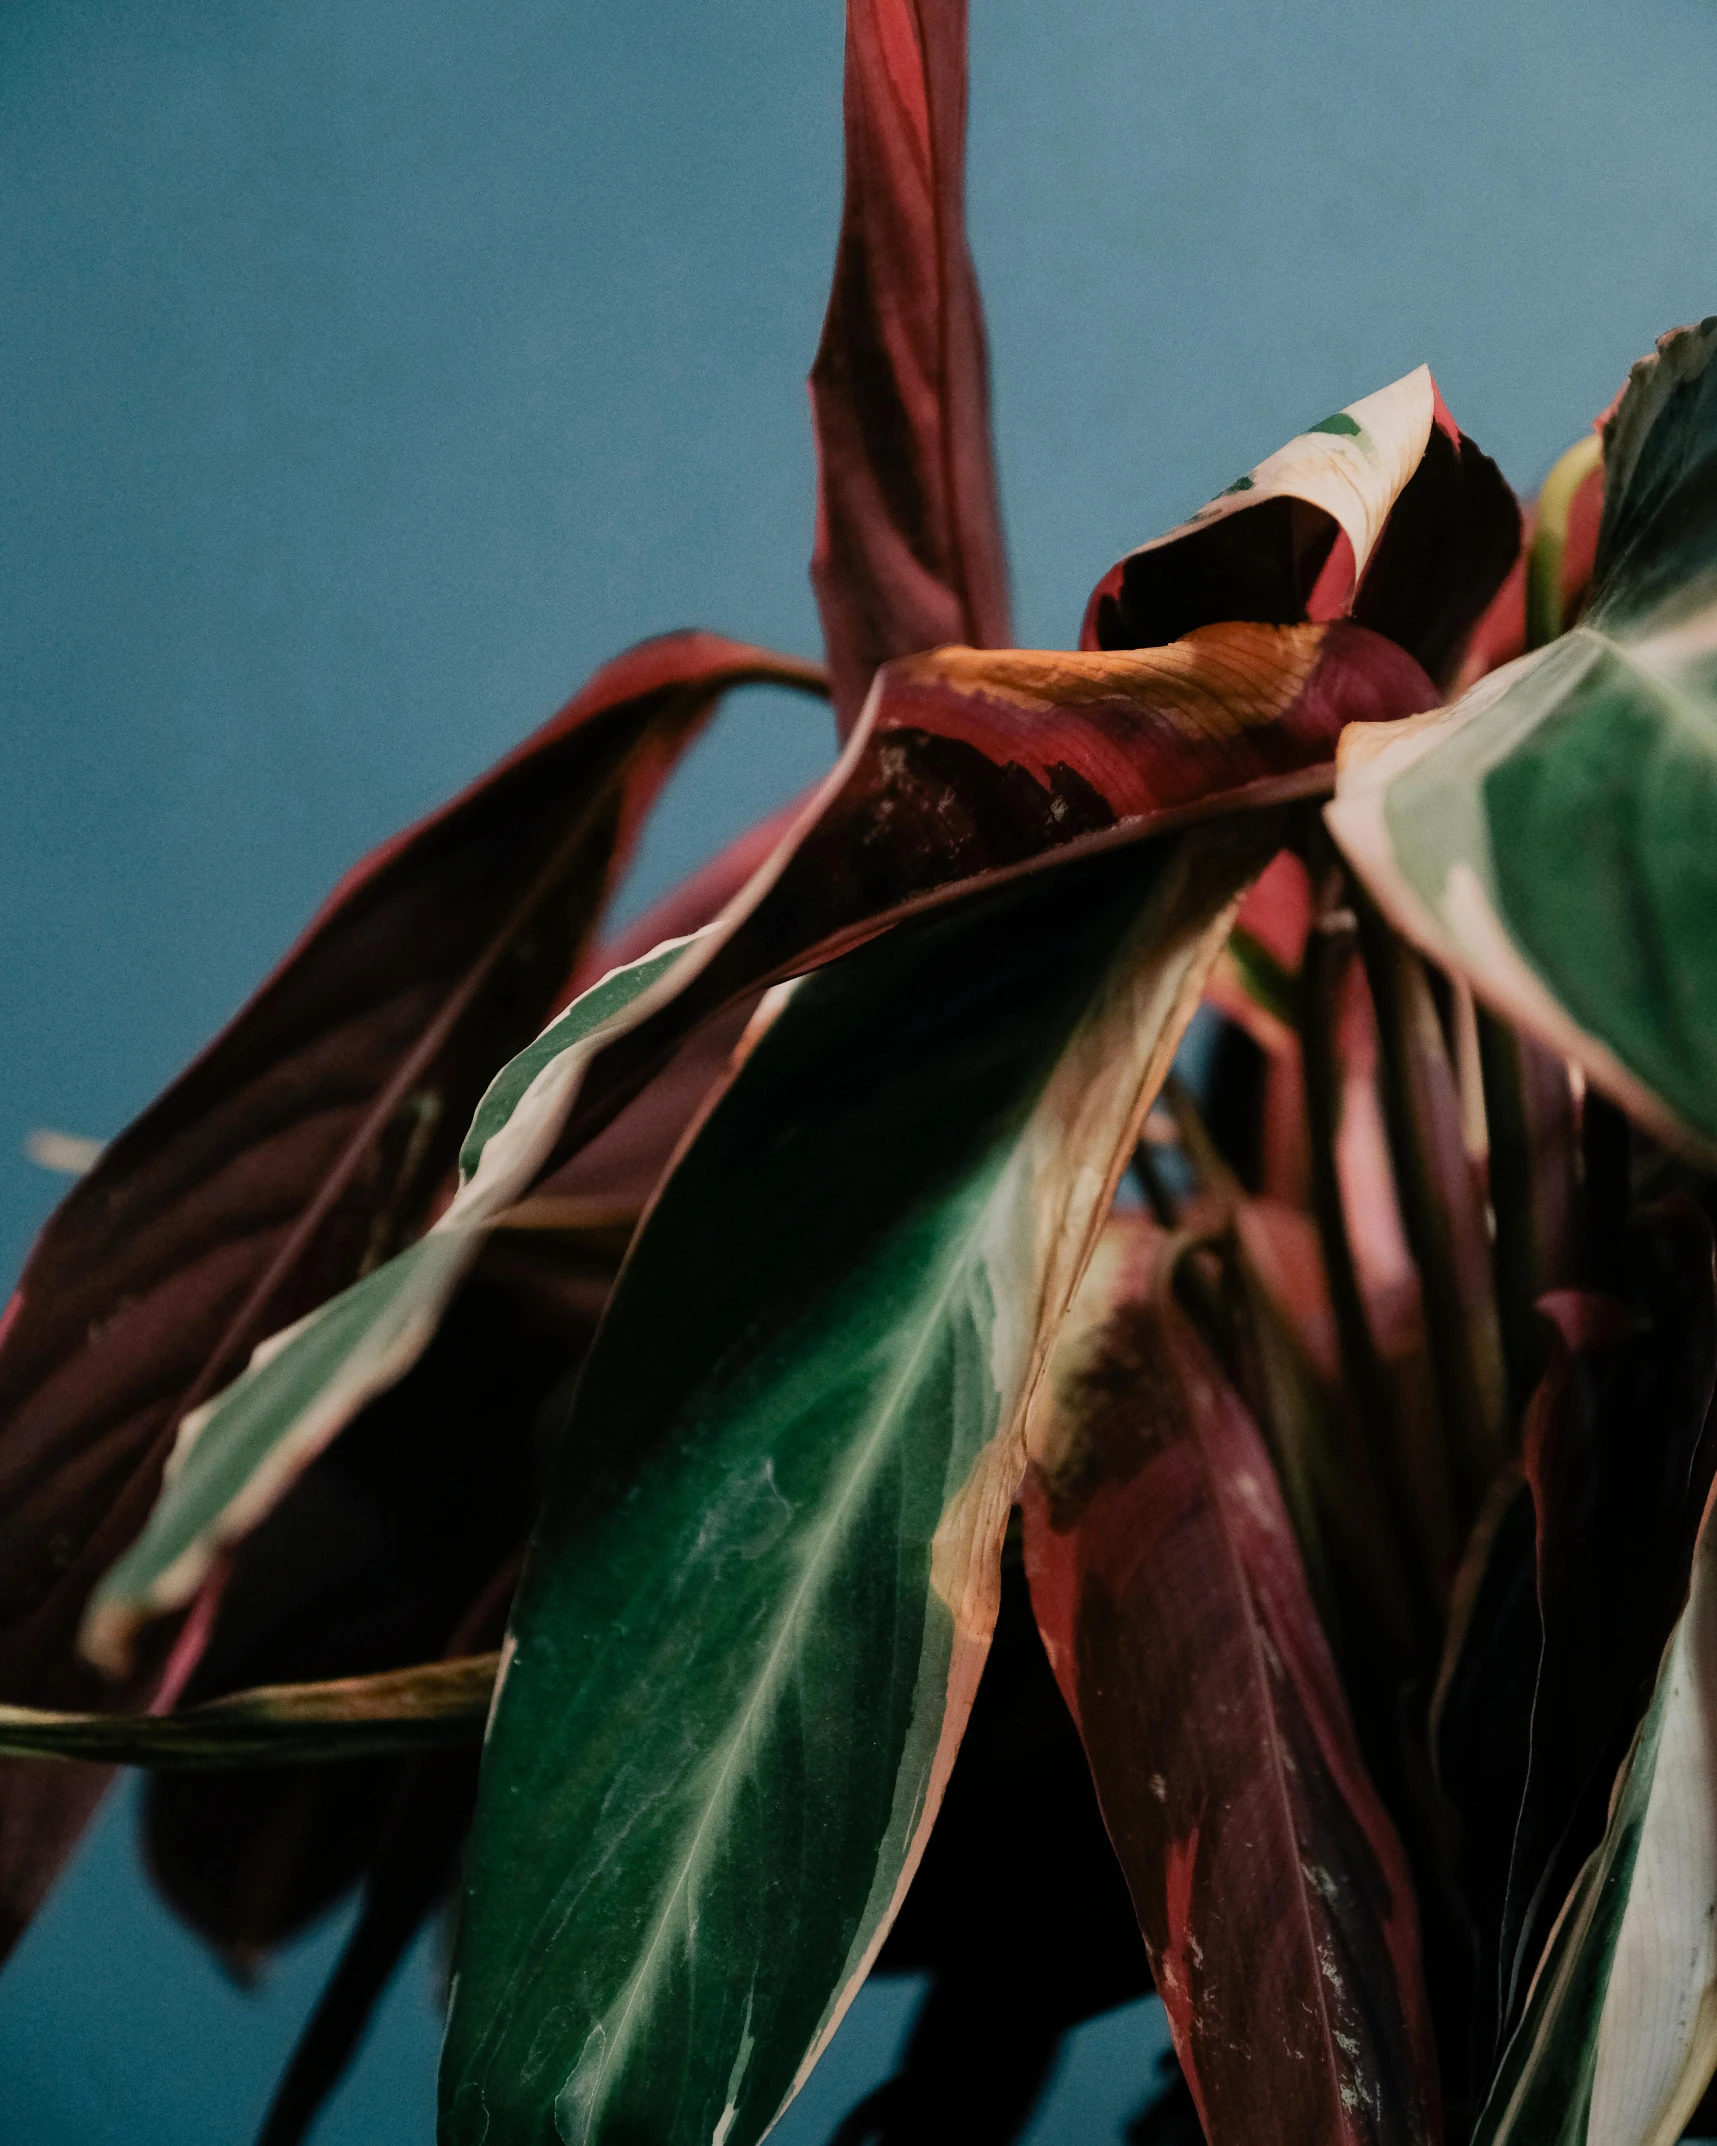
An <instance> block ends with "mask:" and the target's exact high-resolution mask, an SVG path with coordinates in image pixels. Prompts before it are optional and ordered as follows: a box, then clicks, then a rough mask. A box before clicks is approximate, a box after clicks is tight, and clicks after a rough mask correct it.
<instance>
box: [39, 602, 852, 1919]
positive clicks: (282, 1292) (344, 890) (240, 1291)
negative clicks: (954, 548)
mask: <svg viewBox="0 0 1717 2146" xmlns="http://www.w3.org/2000/svg"><path fill="white" fill-rule="evenodd" d="M752 679H765V680H774V681H777V682H781V683H788V684H794V685H799V686H802V687H805V688H807V689H809V690H820V674H819V673H818V672H817V671H816V670H815V669H814V668H813V667H812V666H809V665H806V664H803V663H799V662H796V661H794V660H792V659H789V658H784V657H778V656H772V655H769V654H768V653H767V652H765V651H764V650H761V649H757V648H752V647H748V646H746V645H744V644H741V643H736V642H732V641H726V640H722V639H720V638H718V637H716V636H714V635H709V634H702V633H687V634H676V635H670V636H667V637H664V638H663V639H661V640H657V641H652V642H647V643H645V644H644V645H642V646H641V647H639V648H637V649H634V650H633V651H632V652H631V653H630V654H628V655H626V656H623V657H621V658H619V659H618V660H617V661H616V662H614V663H612V664H609V665H608V666H607V667H606V668H605V669H603V670H602V671H600V672H598V673H597V674H596V676H595V677H594V678H593V679H592V680H591V681H590V683H589V684H588V685H587V686H586V687H585V688H584V690H583V691H582V692H581V693H580V694H579V695H578V696H577V697H576V698H575V699H574V700H572V701H571V702H570V703H569V704H568V705H567V707H566V708H564V709H563V710H562V711H561V713H560V714H559V715H558V716H556V717H555V718H554V719H553V720H552V721H551V722H550V723H548V724H546V725H545V726H544V727H543V729H542V730H540V731H539V732H538V733H537V734H536V735H535V736H534V737H533V738H531V739H530V740H528V741H527V742H526V744H524V745H523V746H522V747H520V749H519V750H518V751H517V752H515V753H514V754H513V755H511V757H510V758H508V759H507V760H505V761H503V762H502V763H501V765H500V766H499V767H498V768H496V769H495V770H493V771H492V772H491V773H490V774H489V775H488V776H486V777H485V778H484V779H483V780H482V781H481V782H479V783H478V784H477V785H475V786H474V788H472V789H471V790H469V791H467V792H466V793H465V795H464V796H463V797H461V798H459V799H457V800H456V801H455V802H454V803H453V804H451V805H449V806H448V807H446V808H445V809H444V810H443V811H441V812H439V813H437V814H435V815H433V816H432V817H431V818H430V819H428V820H426V821H425V822H423V823H422V824H421V825H419V826H418V827H416V828H414V829H412V830H410V831H409V832H408V833H406V834H404V835H401V836H399V837H397V838H396V839H395V840H394V841H392V842H390V843H387V844H386V845H384V846H383V847H382V848H381V849H380V850H378V851H377V852H376V853H375V854H374V856H372V857H371V858H369V859H368V860H366V862H365V863H364V864H363V865H361V866H360V867H359V868H358V869H357V870H356V871H354V872H353V873H351V874H349V875H348V877H347V878H346V879H345V880H344V881H343V882H342V883H341V885H340V886H339V887H338V888H337V889H336V890H335V892H334V894H333V896H332V897H331V898H330V900H329V901H328V903H327V904H326V906H325V907H324V908H323V910H322V912H321V914H320V915H319V916H318V917H317V919H316V920H315V922H314V923H313V924H312V925H311V927H310V929H309V930H308V931H307V932H306V934H305V935H304V937H303V939H302V940H300V942H299V944H298V945H297V946H296V947H295V948H294V949H293V950H292V952H291V953H290V954H289V955H288V956H287V957H286V959H285V961H284V962H282V964H281V965H280V967H279V968H278V969H277V970H276V971H275V973H274V975H273V976H272V977H271V978H270V979H269V980H268V982H267V983H266V984H264V985H263V987H262V989H261V990H260V991H259V992H258V994H257V995H256V997H255V998H254V999H253V1000H252V1001H251V1002H250V1004H249V1005H248V1006H247V1007H246V1008H245V1009H244V1011H243V1012H242V1013H240V1014H239V1015H238V1017H237V1018H236V1020H234V1022H233V1023H232V1024H231V1026H230V1027H229V1028H228V1029H227V1030H226V1031H225V1032H224V1034H223V1035H221V1036H220V1037H219V1038H218V1039H217V1040H216V1041H215V1042H214V1043H213V1044H212V1045H211V1046H210V1047H209V1049H208V1050H207V1051H205V1052H204V1053H203V1055H202V1056H201V1057H200V1058H199V1059H198V1060H197V1061H196V1062H195V1063H194V1064H193V1065H192V1066H191V1067H190V1069H189V1070H188V1071H187V1072H185V1073H184V1074H182V1075H181V1076H180V1078H179V1079H178V1080H177V1081H176V1082H175V1083H174V1084H173V1086H172V1087H171V1088H169V1089H168V1090H167V1092H166V1093H165V1094H164V1095H163V1096H162V1097H161V1098H160V1099H159V1101H157V1102H156V1103H155V1104H153V1105H152V1106H151V1107H150V1108H149V1110H147V1111H146V1112H145V1113H144V1115H143V1116H142V1117H141V1118H140V1119H138V1120H137V1122H136V1123H135V1124H134V1125H132V1126H131V1127H130V1128H129V1130H128V1131H126V1132H125V1133H124V1134H122V1135H121V1137H120V1138H119V1139H118V1140H117V1141H115V1142H114V1143H113V1145H112V1146H111V1147H110V1148H109V1149H108V1151H107V1152H106V1154H105V1155H104V1156H103V1157H102V1160H101V1162H100V1163H99V1164H98V1165H97V1167H96V1168H95V1170H94V1171H92V1173H91V1174H90V1176H89V1177H87V1178H86V1179H84V1180H83V1181H82V1183H80V1184H79V1185H78V1186H77V1188H76V1189H75V1191H74V1192H73V1193H72V1194H71V1196H70V1197H69V1198H68V1199H67V1200H66V1201H65V1203H64V1204H63V1205H62V1206H61V1208H60V1209H59V1211H58V1212H57V1213H56V1214H55V1216H54V1217H53V1219H52V1220H51V1221H50V1222H49V1224H48V1226H47V1228H46V1229H45V1230H44V1232H43V1233H42V1236H41V1238H40V1240H39V1241H38V1243H37V1245H36V1248H35V1250H34V1251H33V1253H32V1254H31V1257H30V1260H29V1263H28V1265H27V1266H26V1268H25V1270H24V1276H23V1280H22V1282H21V1284H20V1291H19V1297H18V1298H17V1299H16V1300H15V1301H14V1305H13V1308H12V1311H11V1313H10V1314H9V1316H8V1320H7V1324H6V1327H5V1331H4V1340H3V1343H0V1692H4V1694H5V1696H6V1697H7V1698H9V1699H11V1700H14V1701H21V1702H27V1703H33V1704H38V1705H50V1706H74V1707H75V1706H90V1705H102V1704H116V1703H125V1702H127V1701H135V1699H136V1697H137V1692H138V1689H139V1688H146V1686H147V1681H148V1680H147V1679H144V1680H142V1684H141V1686H139V1687H133V1688H132V1689H131V1690H129V1691H126V1692H118V1691H115V1690H113V1689H111V1688H109V1687H106V1686H101V1685H99V1684H98V1683H97V1682H96V1680H95V1679H94V1678H93V1677H92V1676H91V1675H90V1673H89V1672H88V1671H87V1670H85V1669H83V1668H82V1667H81V1666H79V1665H78V1664H76V1663H75V1662H74V1660H73V1657H72V1637H73V1634H74V1632H75V1629H76V1626H77V1622H78V1618H79V1616H80V1614H81V1611H82V1607H83V1602H84V1598H85V1596H86V1594H87V1593H88V1590H89V1588H90V1586H91V1585H92V1584H93V1582H94V1580H95V1579H96V1578H97V1577H98V1576H99V1574H100V1573H101V1572H102V1571H103V1570H104V1569H105V1567H106V1566H107V1565H108V1564H110V1563H111V1562H112V1560H113V1558H114V1556H115V1555H116V1554H117V1552H118V1551H119V1550H120V1549H121V1548H122V1547H123V1546H124V1545H125V1544H126V1543H127V1542H128V1541H129V1540H130V1539H131V1537H132V1536H133V1535H134V1534H135V1533H136V1531H137V1529H138V1527H139V1526H140V1525H141V1523H142V1520H143V1517H144V1515H145V1513H146V1512H147V1511H148V1508H149V1505H150V1503H151V1501H152V1499H153V1497H154V1495H155V1491H156V1487H157V1485H158V1482H159V1479H160V1470H161V1464H162V1460H163V1458H164V1454H165V1448H166V1441H167V1440H168V1438H169V1437H170V1436H171V1432H172V1427H173V1426H174V1424H176V1422H177V1421H178V1419H179V1417H180V1416H181V1415H182V1414H183V1413H184V1412H185V1410H186V1409H187V1408H188V1407H190V1406H192V1405H193V1404H194V1403H195V1402H196V1401H197V1400H199V1399H201V1398H203V1397H204V1396H206V1395H207V1394H209V1393H210V1392H212V1391H214V1390H215V1389H216V1388H218V1386H219V1385H220V1384H221V1383H222V1382H223V1381H224V1380H225V1379H227V1378H229V1377H230V1376H231V1375H232V1374H233V1373H234V1372H235V1371H236V1370H237V1369H238V1368H240V1366H241V1365H242V1364H243V1362H244V1360H245V1357H246V1355H247V1354H248V1352H249V1350H250V1349H251V1347H252V1346H254V1344H255V1343H256V1342H257V1341H258V1340H259V1339H260V1338H261V1337H262V1335H264V1334H265V1333H267V1332H270V1331H272V1330H274V1329H276V1328H278V1327H280V1326H282V1325H284V1324H286V1323H288V1322H289V1321H290V1320H292V1319H295V1318H297V1317H298V1316H299V1315H300V1314H301V1313H303V1312H305V1311H307V1310H309V1309H310V1308H311V1307H312V1306H313V1305H315V1304H318V1303H320V1302H322V1301H323V1300H324V1299H325V1298H327V1297H328V1296H330V1295H332V1294H333V1293H334V1292H335V1291H336V1290H338V1289H340V1288H342V1287H344V1286H345V1285H346V1284H347V1283H348V1282H350V1281H351V1280H352V1279H354V1277H355V1276H356V1275H357V1274H358V1273H359V1272H361V1271H362V1270H363V1269H364V1267H365V1266H366V1265H368V1264H374V1262H375V1260H376V1258H377V1257H379V1256H385V1255H386V1254H387V1253H388V1252H390V1251H392V1250H393V1249H394V1248H395V1246H396V1245H397V1244H399V1243H400V1242H403V1241H405V1240H406V1239H407V1238H409V1237H410V1236H411V1235H413V1234H414V1233H415V1231H416V1230H417V1229H418V1228H419V1227H421V1225H422V1222H423V1220H424V1219H425V1217H426V1215H427V1213H428V1211H429V1209H430V1206H431V1203H432V1201H433V1199H434V1197H435V1195H436V1193H437V1190H438V1188H439V1186H440V1184H441V1182H442V1180H443V1179H444V1177H445V1175H446V1173H447V1170H448V1168H449V1167H450V1165H451V1162H452V1159H453V1157H454V1155H455V1153H456V1151H457V1147H458V1143H459V1141H460V1139H461V1138H462V1137H463V1135H464V1131H465V1128H466V1125H467V1123H468V1121H469V1118H470V1114H471V1110H472V1108H473V1106H474V1104H475V1102H476V1099H477V1097H478V1095H479V1094H480V1093H481V1091H482V1089H483V1087H484V1085H485V1083H486V1082H487V1080H488V1078H489V1076H490V1074H491V1073H493V1071H494V1070H495V1067H496V1065H497V1064H499V1063H500V1062H501V1061H502V1060H504V1059H505V1058H506V1057H507V1056H508V1055H510V1053H512V1052H513V1051H515V1050H516V1049H518V1048H519V1047H520V1046H521V1045H522V1044H523V1043H524V1042H526V1041H527V1040H528V1039H529V1038H530V1037H531V1036H532V1035H534V1034H535V1033H536V1032H537V1030H538V1029H539V1028H540V1027H541V1025H542V1022H543V1020H544V1019H545V1017H546V1016H547V1015H548V1014H549V1013H550V1012H551V1011H552V1009H553V1005H554V1003H555V997H556V993H557V991H558V990H559V989H560V988H561V986H562V984H563V982H564V979H565V978H566V977H567V975H568V973H569V972H570V971H571V969H572V967H573V964H574V960H575V957H576V956H577V954H578V952H579V949H580V948H581V946H582V944H583V942H584V940H585V938H586V936H587V934H588V932H589V930H590V927H591V925H592V923H593V921H594V919H595V916H596V914H597V911H598V909H599V908H600V905H601V903H602V901H603V899H604V898H605V896H606V894H607V892H608V890H609V889H610V887H611V886H612V884H613V882H614V879H615V877H616V876H617V874H618V872H619V871H620V870H621V868H622V867H623V864H624V861H625V858H626V856H627V853H628V851H629V849H630V847H631V845H632V842H633V840H634V838H635V836H636V832H637V829H638V825H639V822H640V820H641V818H642V816H643V814H644V812H645V810H646V809H647V808H648V805H649V803H650V801H651V799H652V797H653V796H654V794H655V792H656V790H657V789H658V788H659V787H660V785H661V782H662V780H663V778H664V777H665V776H666V774H667V772H668V770H669V768H670V767H671V766H672V764H673V761H674V759H675V758H676V757H677V755H678V754H679V752H680V751H682V750H683V748H684V747H685V745H686V744H687V743H689V741H690V739H691V738H692V737H693V736H694V735H695V734H696V732H697V731H698V729H699V728H700V727H701V725H702V724H703V722H704V721H705V720H706V719H707V717H708V715H709V713H710V711H711V709H712V707H713V705H714V702H715V700H716V698H717V697H718V695H719V694H720V693H721V691H722V690H723V689H725V688H726V687H728V686H731V685H736V684H739V683H742V682H744V681H747V680H752ZM155 1668H156V1670H157V1671H158V1669H159V1659H158V1658H157V1661H156V1664H155ZM103 1778H104V1777H103V1776H102V1775H100V1774H99V1773H96V1772H92V1771H90V1770H88V1769H78V1770H77V1771H75V1772H74V1771H71V1770H68V1769H55V1770H54V1771H53V1772H52V1773H51V1775H50V1774H49V1773H48V1772H47V1771H45V1770H43V1769H40V1768H35V1769H32V1768H29V1767H23V1766H17V1765H13V1766H8V1767H5V1768H0V1950H3V1949H4V1948H5V1946H6V1945H7V1944H8V1943H9V1942H10V1940H11V1939H12V1937H13V1936H15V1935H16V1932H17V1930H18V1929H19V1928H21V1927H22V1924H23V1922H24V1921H25V1920H26V1919H27V1918H28V1915H29V1914H30V1912H31V1911H32V1909H33V1908H34V1905H35V1903H36V1902H37V1900H39V1898H40V1897H41V1895H42V1893H43V1891H44V1890H45V1889H46V1887H47V1885H48V1883H49V1882H50V1880H51V1878H52V1876H53V1874H54V1872H55V1870H56V1869H57V1867H58V1865H59V1862H60V1861H61V1859H62V1857H63V1855H64V1853H65V1852H66V1850H67V1849H68V1848H69V1846H70V1844H71V1842H72V1841H73V1840H74V1839H75V1838H76V1836H77V1833H78V1831H79V1830H80V1828H81V1826H82V1824H83V1822H84V1820H85V1818H86V1817H87V1815H88V1812H89V1810H90V1809H91V1808H93V1804H94V1801H95V1798H96V1797H97V1796H98V1795H99V1793H100V1789H101V1785H102V1781H103Z"/></svg>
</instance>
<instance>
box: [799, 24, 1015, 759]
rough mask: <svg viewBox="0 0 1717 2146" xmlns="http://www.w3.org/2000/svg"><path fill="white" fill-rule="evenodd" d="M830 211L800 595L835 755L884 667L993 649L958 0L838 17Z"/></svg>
mask: <svg viewBox="0 0 1717 2146" xmlns="http://www.w3.org/2000/svg"><path fill="white" fill-rule="evenodd" d="M845 118H846V158H847V163H846V195H845V201H844V204H843V207H842V214H841V230H840V239H839V242H838V246H837V251H836V255H835V274H834V287H833V290H832V291H831V293H830V297H829V310H828V317H827V319H826V321H825V323H824V327H823V336H822V341H821V344H820V345H819V347H818V351H817V356H816V361H815V363H814V364H813V366H812V369H811V383H810V384H811V410H812V420H813V425H814V429H815V433H816V442H817V466H818V488H817V535H816V545H815V549H814V552H813V554H812V561H811V579H812V582H813V585H814V586H815V589H816V592H817V603H818V606H819V608H820V610H821V612H822V619H823V636H824V640H825V642H826V644H827V647H828V655H829V669H830V673H831V676H832V678H833V681H834V697H835V714H836V719H837V722H838V723H839V726H840V731H841V735H842V736H843V737H845V736H846V735H847V734H848V733H849V732H850V731H851V729H852V728H853V726H854V724H855V723H856V722H857V720H858V714H859V710H860V708H861V707H862V706H863V704H864V698H865V695H866V693H867V692H868V691H869V690H870V683H871V680H872V678H873V677H874V676H875V674H876V671H877V669H878V667H879V666H880V665H882V664H883V663H886V662H887V661H888V660H889V659H890V658H891V657H894V656H902V655H910V654H913V653H915V652H916V651H918V650H920V649H926V648H938V647H941V646H943V645H945V644H948V643H953V642H963V643H966V644H968V645H969V646H972V647H977V648H1004V647H1006V646H1007V645H1008V644H1009V642H1010V641H1011V640H1012V638H1013V636H1012V632H1011V630H1010V627H1009V624H1008V596H1007V560H1006V553H1005V550H1004V546H1003V538H1002V528H1001V516H1000V511H999V508H998V504H997V496H996V480H995V472H994V468H993V466H992V463H991V455H990V397H989V374H988V359H987V356H986V351H985V341H984V320H983V308H982V304H981V301H980V299H979V296H978V283H977V276H976V273H975V272H974V270H973V267H972V260H971V255H970V253H969V251H968V249H967V245H966V231H965V206H964V203H965V159H966V0H852V4H851V5H850V6H849V7H848V9H847V47H846V90H845Z"/></svg>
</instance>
